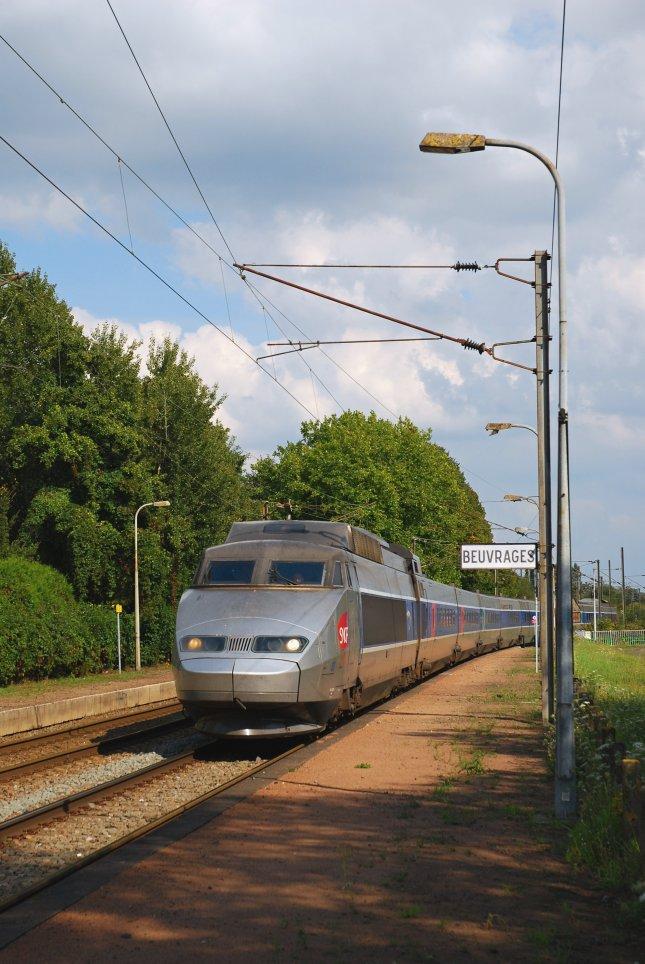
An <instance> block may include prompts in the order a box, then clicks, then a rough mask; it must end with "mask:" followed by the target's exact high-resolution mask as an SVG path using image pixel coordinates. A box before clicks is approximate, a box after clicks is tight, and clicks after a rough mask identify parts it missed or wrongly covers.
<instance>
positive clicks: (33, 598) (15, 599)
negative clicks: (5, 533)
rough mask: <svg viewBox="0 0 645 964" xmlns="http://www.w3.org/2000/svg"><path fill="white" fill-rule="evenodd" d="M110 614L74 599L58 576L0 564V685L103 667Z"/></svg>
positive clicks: (13, 561) (17, 563)
mask: <svg viewBox="0 0 645 964" xmlns="http://www.w3.org/2000/svg"><path fill="white" fill-rule="evenodd" d="M114 620H115V617H114V614H113V613H110V611H109V610H108V609H99V607H96V606H90V605H88V604H85V605H83V604H79V603H77V602H76V600H75V599H74V594H73V592H72V588H71V586H70V585H69V583H68V582H67V580H66V579H65V577H64V576H62V575H61V574H60V573H58V572H56V571H55V570H54V569H51V568H50V567H49V566H43V565H41V564H40V563H37V562H31V561H30V560H28V559H21V558H19V557H15V556H9V557H7V558H5V559H0V627H1V631H2V647H0V685H6V684H8V683H13V682H17V681H20V680H24V679H43V678H44V677H47V676H60V675H65V674H67V673H70V672H71V673H88V672H96V671H97V670H99V669H102V668H103V667H104V666H105V665H106V660H105V658H104V654H105V653H106V652H107V650H108V649H109V647H108V644H107V640H108V634H109V632H110V631H111V633H112V636H114Z"/></svg>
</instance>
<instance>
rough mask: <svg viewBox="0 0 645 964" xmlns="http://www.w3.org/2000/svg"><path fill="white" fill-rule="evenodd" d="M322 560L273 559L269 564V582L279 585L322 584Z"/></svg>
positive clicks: (323, 565) (323, 567) (323, 566)
mask: <svg viewBox="0 0 645 964" xmlns="http://www.w3.org/2000/svg"><path fill="white" fill-rule="evenodd" d="M324 575H325V564H324V563H323V562H286V561H284V560H283V559H275V560H274V561H273V562H272V563H271V564H270V566H269V582H270V583H277V584H278V585H281V586H322V582H323V577H324Z"/></svg>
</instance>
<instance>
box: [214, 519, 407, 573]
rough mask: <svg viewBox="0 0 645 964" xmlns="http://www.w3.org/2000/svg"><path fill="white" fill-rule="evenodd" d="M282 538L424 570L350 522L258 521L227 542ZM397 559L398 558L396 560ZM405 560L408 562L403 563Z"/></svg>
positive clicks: (237, 529)
mask: <svg viewBox="0 0 645 964" xmlns="http://www.w3.org/2000/svg"><path fill="white" fill-rule="evenodd" d="M263 539H280V540H284V541H287V542H290V541H294V542H308V543H313V544H316V543H317V544H319V545H326V546H336V547H337V548H340V549H346V550H347V551H349V552H353V553H355V554H356V555H358V556H363V558H365V559H371V560H372V562H379V563H381V564H385V565H390V566H393V567H394V568H396V569H401V570H403V571H406V570H407V569H408V567H409V566H410V565H411V564H412V562H413V560H415V563H416V566H415V568H416V571H417V572H420V571H421V567H420V563H419V560H418V557H417V556H414V555H413V554H412V552H410V550H409V549H406V547H405V546H400V545H398V544H397V543H394V542H386V541H385V539H381V538H380V537H379V536H376V535H374V533H373V532H368V531H367V529H361V528H360V527H359V526H352V525H350V524H349V523H347V522H324V521H321V520H318V519H284V520H262V521H256V522H234V523H233V525H232V526H231V531H230V532H229V534H228V536H227V538H226V542H227V543H228V542H246V541H248V540H253V541H261V540H263ZM393 557H394V558H393ZM401 560H404V562H403V564H402V563H401Z"/></svg>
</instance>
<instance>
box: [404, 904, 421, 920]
mask: <svg viewBox="0 0 645 964" xmlns="http://www.w3.org/2000/svg"><path fill="white" fill-rule="evenodd" d="M422 913H423V910H422V908H421V907H419V905H418V904H410V906H409V907H402V908H401V917H403V918H404V919H405V920H411V919H412V918H414V917H421V914H422Z"/></svg>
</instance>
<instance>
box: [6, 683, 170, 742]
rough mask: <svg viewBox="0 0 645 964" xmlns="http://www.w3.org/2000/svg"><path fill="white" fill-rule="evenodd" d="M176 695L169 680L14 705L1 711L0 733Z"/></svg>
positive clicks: (98, 713)
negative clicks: (49, 700)
mask: <svg viewBox="0 0 645 964" xmlns="http://www.w3.org/2000/svg"><path fill="white" fill-rule="evenodd" d="M175 696H176V693H175V684H174V681H173V680H167V681H162V682H157V683H147V684H145V685H143V686H124V687H123V689H109V690H103V691H99V692H92V693H84V694H83V695H81V696H74V697H69V698H68V699H61V700H53V701H51V702H48V703H33V704H31V705H29V706H14V707H11V708H9V709H5V710H0V736H10V735H12V734H14V733H15V734H18V733H26V732H27V731H29V730H38V729H41V728H42V727H47V726H55V725H56V724H58V723H71V722H73V721H74V720H81V719H84V718H85V717H91V716H102V715H104V714H107V713H114V712H116V711H118V710H129V709H134V708H136V707H138V706H147V705H148V704H152V703H161V702H164V701H165V700H172V699H175Z"/></svg>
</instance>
